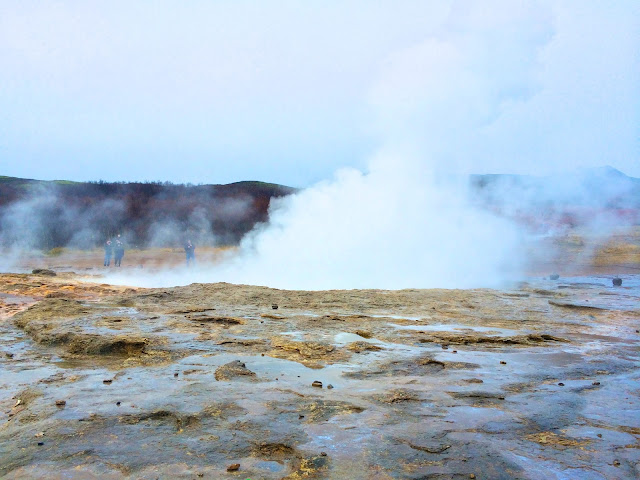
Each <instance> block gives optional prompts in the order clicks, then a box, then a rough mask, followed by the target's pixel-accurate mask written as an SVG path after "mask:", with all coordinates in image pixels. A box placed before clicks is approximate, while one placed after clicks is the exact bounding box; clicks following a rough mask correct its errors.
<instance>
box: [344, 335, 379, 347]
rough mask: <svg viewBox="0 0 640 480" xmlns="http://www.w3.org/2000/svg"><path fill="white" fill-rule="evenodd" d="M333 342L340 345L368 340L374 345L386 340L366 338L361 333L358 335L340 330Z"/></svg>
mask: <svg viewBox="0 0 640 480" xmlns="http://www.w3.org/2000/svg"><path fill="white" fill-rule="evenodd" d="M333 342H334V343H335V344H336V345H338V346H344V345H346V344H348V343H353V342H367V343H371V344H374V345H382V344H384V342H381V341H380V340H376V339H375V338H364V337H361V336H360V335H357V334H355V333H350V332H340V333H338V334H336V335H334V337H333Z"/></svg>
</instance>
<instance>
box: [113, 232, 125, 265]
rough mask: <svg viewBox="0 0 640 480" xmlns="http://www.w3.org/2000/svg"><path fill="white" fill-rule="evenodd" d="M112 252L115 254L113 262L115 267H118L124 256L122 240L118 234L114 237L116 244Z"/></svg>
mask: <svg viewBox="0 0 640 480" xmlns="http://www.w3.org/2000/svg"><path fill="white" fill-rule="evenodd" d="M113 253H114V255H115V258H114V262H113V264H114V265H115V266H116V267H119V266H120V263H121V262H122V257H124V242H123V241H122V239H121V238H120V235H118V238H116V244H115V247H114V248H113Z"/></svg>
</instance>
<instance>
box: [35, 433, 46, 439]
mask: <svg viewBox="0 0 640 480" xmlns="http://www.w3.org/2000/svg"><path fill="white" fill-rule="evenodd" d="M34 437H36V438H40V437H44V432H38V433H36V434H35V435H34Z"/></svg>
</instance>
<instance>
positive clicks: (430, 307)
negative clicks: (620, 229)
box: [0, 273, 640, 480]
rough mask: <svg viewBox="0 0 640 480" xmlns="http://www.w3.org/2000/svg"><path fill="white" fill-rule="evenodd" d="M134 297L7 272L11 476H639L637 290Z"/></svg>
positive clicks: (0, 307)
mask: <svg viewBox="0 0 640 480" xmlns="http://www.w3.org/2000/svg"><path fill="white" fill-rule="evenodd" d="M623 280H624V283H623V286H622V287H613V286H612V285H611V281H610V279H609V278H606V277H573V278H562V277H561V278H560V279H558V280H555V281H553V280H544V279H539V280H536V281H531V282H529V283H523V284H520V285H518V286H517V287H514V288H513V289H512V290H505V291H496V290H464V291H463V290H401V291H383V290H351V291H324V292H301V291H284V290H274V289H269V288H264V287H252V286H238V285H230V284H193V285H190V286H186V287H175V288H164V289H138V288H127V287H116V286H111V285H106V284H97V283H83V282H82V281H81V279H80V278H79V277H77V276H75V275H74V274H71V273H69V274H60V273H59V274H58V275H57V276H47V275H32V274H13V275H12V274H4V275H0V477H2V478H7V479H24V478H60V479H62V478H65V479H67V478H73V479H85V478H87V479H88V478H106V479H111V478H113V479H117V478H136V479H137V478H140V479H155V478H162V479H165V478H166V479H170V478H184V479H198V478H208V479H242V480H246V479H252V480H256V479H282V478H286V479H303V478H309V479H347V478H348V479H432V478H433V479H448V478H453V479H467V478H478V479H482V478H485V479H488V478H490V479H513V478H522V479H556V478H557V479H573V478H575V479H628V478H638V477H640V368H639V367H640V363H639V361H640V348H638V341H639V340H640V333H639V329H640V279H639V278H638V276H637V275H626V276H623Z"/></svg>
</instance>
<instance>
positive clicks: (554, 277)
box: [549, 273, 560, 280]
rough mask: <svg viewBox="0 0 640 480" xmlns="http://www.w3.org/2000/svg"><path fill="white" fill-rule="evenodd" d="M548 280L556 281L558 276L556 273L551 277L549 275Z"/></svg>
mask: <svg viewBox="0 0 640 480" xmlns="http://www.w3.org/2000/svg"><path fill="white" fill-rule="evenodd" d="M549 278H550V279H551V280H558V279H559V278H560V275H558V274H557V273H552V274H551V275H549Z"/></svg>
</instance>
